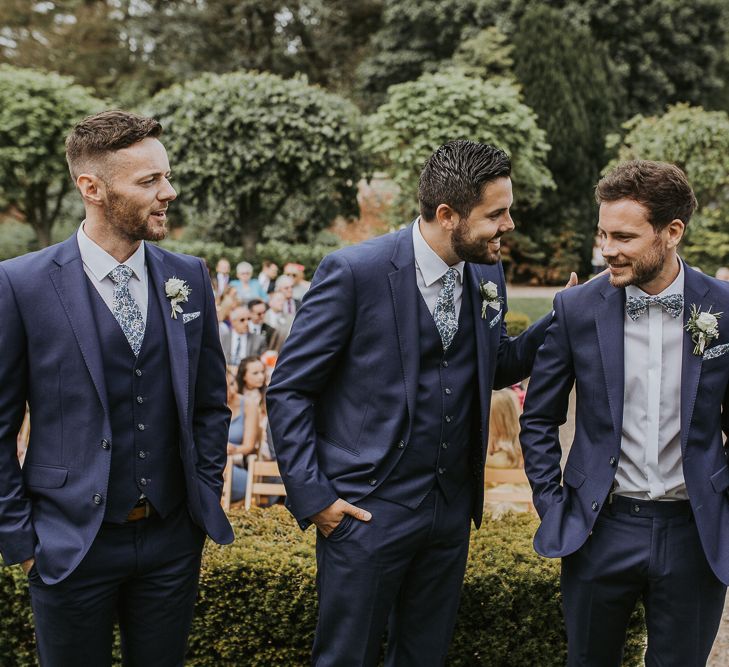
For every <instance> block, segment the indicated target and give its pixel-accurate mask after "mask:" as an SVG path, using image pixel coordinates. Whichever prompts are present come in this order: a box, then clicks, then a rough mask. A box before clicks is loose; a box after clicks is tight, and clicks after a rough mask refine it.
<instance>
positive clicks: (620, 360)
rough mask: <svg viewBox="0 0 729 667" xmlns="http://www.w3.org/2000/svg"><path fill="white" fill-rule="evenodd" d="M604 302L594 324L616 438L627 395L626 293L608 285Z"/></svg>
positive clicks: (606, 284)
mask: <svg viewBox="0 0 729 667" xmlns="http://www.w3.org/2000/svg"><path fill="white" fill-rule="evenodd" d="M601 296H602V299H603V300H602V302H601V303H598V304H597V310H596V313H595V325H596V327H597V342H598V345H599V347H600V356H601V357H602V367H603V369H604V372H605V384H606V386H607V396H608V402H609V404H610V414H611V416H612V419H613V429H614V431H615V436H616V437H617V438H618V439H620V437H621V433H622V431H623V400H624V395H625V340H624V331H625V290H624V289H617V288H615V287H613V286H612V285H610V283H607V282H606V283H605V286H604V287H603V289H602V291H601Z"/></svg>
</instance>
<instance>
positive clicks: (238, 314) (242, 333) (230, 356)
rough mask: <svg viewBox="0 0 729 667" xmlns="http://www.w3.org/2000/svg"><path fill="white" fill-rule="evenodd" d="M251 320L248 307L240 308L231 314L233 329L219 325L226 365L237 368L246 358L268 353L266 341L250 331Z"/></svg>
mask: <svg viewBox="0 0 729 667" xmlns="http://www.w3.org/2000/svg"><path fill="white" fill-rule="evenodd" d="M250 319H251V314H250V311H249V310H248V307H247V306H238V307H237V308H235V309H234V310H233V312H232V313H231V314H230V324H231V328H228V327H227V326H225V325H224V324H220V325H218V328H219V332H220V344H221V345H222V346H223V354H224V355H225V363H226V364H228V365H229V366H237V365H238V364H239V363H240V361H241V359H243V358H245V357H260V356H261V355H262V354H263V353H264V352H265V351H266V339H265V338H264V337H263V336H262V335H261V334H255V333H251V331H250V330H249V329H248V322H249V321H250Z"/></svg>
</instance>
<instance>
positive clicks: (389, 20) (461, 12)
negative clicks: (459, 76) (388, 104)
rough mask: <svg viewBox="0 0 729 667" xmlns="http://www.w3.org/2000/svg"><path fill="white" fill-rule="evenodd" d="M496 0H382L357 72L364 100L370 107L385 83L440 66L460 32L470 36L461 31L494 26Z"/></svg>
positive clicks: (459, 38) (379, 97)
mask: <svg viewBox="0 0 729 667" xmlns="http://www.w3.org/2000/svg"><path fill="white" fill-rule="evenodd" d="M497 1H498V0H384V10H383V12H382V20H381V23H380V29H379V30H378V31H377V32H376V33H375V34H374V35H373V37H372V47H371V55H370V56H369V57H368V58H366V59H365V60H363V61H362V63H361V65H360V67H359V69H358V72H357V75H358V79H359V82H360V89H361V91H362V93H363V94H364V95H365V105H366V106H367V107H368V108H374V107H375V106H377V105H378V104H380V103H382V102H383V101H384V99H385V94H386V91H387V88H388V87H389V86H391V85H393V84H396V83H402V82H404V81H412V80H414V79H417V78H418V77H419V76H420V75H421V74H423V73H429V72H434V71H435V70H437V69H439V68H440V66H441V65H442V64H443V62H444V61H445V60H448V59H449V58H451V56H452V55H453V54H454V52H455V50H456V49H457V48H458V47H459V45H460V44H461V42H462V41H463V39H464V36H465V37H471V36H472V35H471V34H468V35H464V30H465V31H466V32H469V31H473V30H474V29H476V30H477V29H478V28H486V27H488V26H492V25H495V23H496V21H495V19H494V17H495V15H496V12H495V11H494V10H493V5H496V4H497ZM505 1H508V0H505Z"/></svg>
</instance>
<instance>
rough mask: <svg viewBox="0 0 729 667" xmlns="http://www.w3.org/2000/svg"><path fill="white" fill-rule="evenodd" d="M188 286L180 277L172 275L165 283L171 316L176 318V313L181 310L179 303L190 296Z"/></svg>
mask: <svg viewBox="0 0 729 667" xmlns="http://www.w3.org/2000/svg"><path fill="white" fill-rule="evenodd" d="M191 291H192V290H190V286H189V285H188V284H187V283H186V282H185V281H184V280H181V279H180V278H175V277H172V278H170V279H169V280H168V281H167V282H166V283H165V294H166V295H167V298H168V299H169V300H170V305H171V306H172V318H173V319H175V320H176V319H177V313H181V312H182V306H180V304H181V303H185V302H186V301H187V298H188V297H189V296H190V292H191Z"/></svg>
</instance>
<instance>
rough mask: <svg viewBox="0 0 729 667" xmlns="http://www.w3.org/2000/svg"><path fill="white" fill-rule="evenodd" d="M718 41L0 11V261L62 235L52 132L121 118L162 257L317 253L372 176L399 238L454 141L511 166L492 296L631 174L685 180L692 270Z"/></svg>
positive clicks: (390, 11)
mask: <svg viewBox="0 0 729 667" xmlns="http://www.w3.org/2000/svg"><path fill="white" fill-rule="evenodd" d="M728 35H729V3H727V2H726V1H725V0H688V1H686V0H539V1H535V0H530V1H527V0H359V1H358V2H349V1H347V0H55V1H54V0H45V1H38V2H27V1H25V0H3V2H2V3H0V64H3V67H2V69H0V220H2V221H4V223H3V224H0V257H4V256H9V255H12V254H17V253H18V252H21V251H26V250H28V249H33V248H35V247H40V246H44V245H47V244H48V243H49V242H52V241H54V240H56V239H57V238H58V235H59V234H61V233H66V232H68V231H69V230H71V229H73V228H74V226H75V225H77V224H78V221H79V220H80V215H82V211H81V210H80V209H79V207H78V202H77V201H76V200H77V198H76V197H74V195H73V194H72V193H70V190H71V184H70V181H69V180H68V178H67V176H66V175H65V163H64V160H63V136H64V134H65V133H66V131H67V130H68V128H70V126H71V125H72V124H73V122H74V121H75V120H77V119H79V118H81V117H83V116H84V115H86V114H88V113H92V112H94V111H96V110H97V109H99V108H104V107H106V108H108V107H122V108H128V109H133V110H137V111H141V112H144V113H154V114H155V115H157V116H159V117H160V119H161V120H162V122H163V124H164V125H165V134H164V142H165V144H166V146H167V148H168V150H169V152H170V157H171V162H172V166H173V171H174V172H175V178H176V181H175V185H176V187H177V188H178V189H179V191H180V195H181V196H180V199H179V200H178V202H176V203H175V205H174V209H173V211H172V216H171V219H172V222H173V223H174V225H175V226H176V227H177V229H175V230H174V237H175V239H176V241H178V242H180V243H183V244H184V243H192V242H201V243H202V242H205V243H216V242H217V243H225V244H227V245H228V246H229V247H235V248H236V251H235V252H236V253H237V252H238V250H240V249H242V250H241V253H239V254H242V256H246V257H250V258H251V259H255V258H256V257H258V251H259V250H260V249H261V248H264V250H265V248H266V247H267V244H270V243H276V244H278V245H277V246H275V247H276V248H278V250H279V251H280V250H281V248H282V247H283V248H286V247H288V244H300V246H299V247H307V246H312V247H313V246H315V247H316V248H317V252H315V253H311V254H312V255H318V253H319V250H321V249H327V248H329V247H334V246H335V245H336V243H338V242H339V243H341V242H342V241H341V240H340V241H337V240H336V239H335V238H334V237H333V236H332V235H331V234H328V233H327V232H326V231H323V230H326V229H328V228H330V227H331V225H332V223H334V221H335V220H337V221H338V222H339V223H341V221H342V220H344V221H347V220H353V219H356V218H357V217H359V215H360V214H359V212H360V205H361V204H362V199H361V196H360V197H359V198H358V191H359V192H360V193H361V191H362V183H363V179H368V178H369V177H371V176H372V175H373V174H374V173H377V176H378V181H380V182H381V181H383V179H384V180H387V182H388V183H389V184H390V186H391V189H392V190H394V195H393V196H392V197H391V201H389V200H388V202H387V206H386V207H384V208H385V209H386V210H385V211H384V213H383V214H382V216H381V217H382V219H383V224H384V225H385V227H387V226H388V225H389V226H390V227H396V226H400V225H402V224H406V223H407V222H409V221H410V220H411V219H412V217H413V216H414V215H415V213H416V211H417V208H416V202H417V197H416V189H415V185H416V183H417V174H418V171H419V169H420V166H421V164H422V161H423V160H424V159H425V157H427V155H428V154H429V153H430V152H431V151H432V150H434V149H435V148H436V147H437V146H438V145H439V144H440V143H442V142H444V141H447V140H449V139H455V138H470V139H474V140H482V141H493V142H494V143H497V144H499V145H501V146H502V147H504V148H505V149H506V150H507V151H509V152H510V153H511V154H512V157H513V158H514V167H515V168H514V185H515V191H516V195H517V196H516V201H515V210H514V217H515V220H516V223H517V230H516V231H515V232H514V233H513V234H511V235H510V238H509V239H508V241H507V240H506V239H505V251H504V256H505V259H506V262H505V264H506V268H507V271H508V274H509V277H510V278H511V279H513V280H516V281H520V282H533V283H560V282H562V281H564V280H565V278H566V276H567V274H568V272H569V271H570V270H571V269H578V270H581V271H582V272H583V273H587V271H588V269H589V260H590V249H591V246H592V242H593V237H594V232H595V224H596V220H597V211H596V208H595V204H594V201H593V194H592V191H593V187H594V184H595V182H596V180H597V178H599V175H600V173H601V172H602V171H603V170H604V169H605V167H606V165H608V164H610V163H611V161H614V160H616V159H620V160H622V159H626V158H632V157H641V158H654V159H667V160H670V161H673V162H676V163H678V164H680V165H681V166H682V167H684V168H685V169H686V171H687V173H688V176H689V178H690V179H691V180H692V182H693V184H694V186H695V189H696V194H697V197H698V199H699V204H700V209H699V211H698V213H697V215H696V218H695V219H694V220H693V221H692V223H691V225H690V228H689V234H688V237H687V239H686V243H685V247H684V250H683V253H684V255H685V256H686V258H687V259H689V260H690V261H693V262H694V263H696V264H698V266H699V267H700V268H702V269H703V270H705V271H707V272H709V271H713V270H714V269H715V268H716V266H718V265H720V264H724V263H726V262H727V255H728V254H729V241H728V234H727V232H726V231H724V228H725V225H724V220H725V219H726V215H725V214H726V212H727V211H726V209H727V207H728V206H729V204H728V203H727V202H728V201H729V174H728V172H727V169H728V168H729V164H728V163H727V160H729V158H727V157H726V156H727V155H728V154H729V153H727V150H726V149H727V142H729V116H728V115H727V111H729V85H728V82H729V76H728V75H729V38H728ZM358 185H359V187H358ZM345 227H346V225H345ZM375 227H376V228H378V229H379V227H378V226H377V225H375ZM337 228H341V224H338V225H337ZM28 230H30V231H28ZM322 234H324V236H322ZM284 254H285V253H284ZM291 257H293V255H291ZM307 268H309V269H312V268H314V267H311V266H308V267H307Z"/></svg>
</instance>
